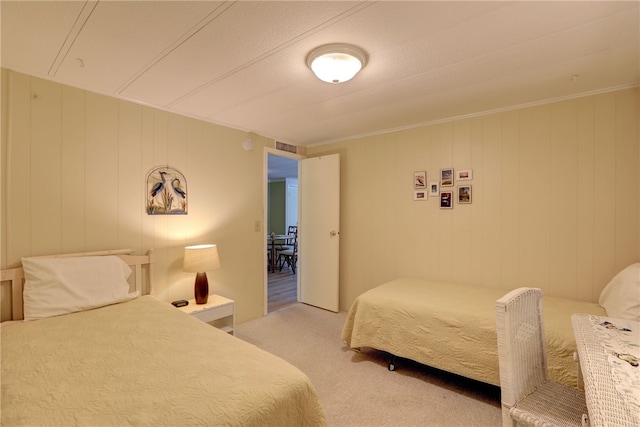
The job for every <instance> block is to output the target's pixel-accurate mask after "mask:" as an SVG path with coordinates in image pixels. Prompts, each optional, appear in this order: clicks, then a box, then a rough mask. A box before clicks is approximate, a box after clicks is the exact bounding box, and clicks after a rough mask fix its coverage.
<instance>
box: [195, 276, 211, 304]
mask: <svg viewBox="0 0 640 427" xmlns="http://www.w3.org/2000/svg"><path fill="white" fill-rule="evenodd" d="M193 291H194V294H195V296H196V304H206V303H207V300H208V299H209V281H208V280H207V273H196V283H195V285H194V287H193Z"/></svg>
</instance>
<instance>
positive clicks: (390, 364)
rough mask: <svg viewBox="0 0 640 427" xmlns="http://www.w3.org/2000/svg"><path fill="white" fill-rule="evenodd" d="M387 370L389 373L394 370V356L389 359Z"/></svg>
mask: <svg viewBox="0 0 640 427" xmlns="http://www.w3.org/2000/svg"><path fill="white" fill-rule="evenodd" d="M389 370H390V371H395V370H396V356H395V355H393V354H392V355H391V359H390V360H389Z"/></svg>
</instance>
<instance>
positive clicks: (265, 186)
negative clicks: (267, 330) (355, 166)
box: [262, 147, 306, 316]
mask: <svg viewBox="0 0 640 427" xmlns="http://www.w3.org/2000/svg"><path fill="white" fill-rule="evenodd" d="M269 154H273V155H274V156H279V157H285V158H289V159H293V160H302V159H304V158H306V156H303V155H301V154H295V153H289V152H287V151H282V150H276V149H275V148H271V147H264V150H263V154H262V234H263V236H262V239H263V245H262V246H263V248H264V246H265V244H266V243H265V242H266V241H265V239H266V236H267V234H266V232H267V228H266V227H267V199H268V197H269ZM298 175H300V163H298ZM301 190H302V189H301V187H300V182H299V181H298V212H300V202H299V200H300V197H299V195H300V191H301ZM298 214H299V213H298ZM262 252H263V254H262V272H263V279H262V282H263V283H262V284H263V295H264V301H263V304H264V307H263V314H264V315H265V316H266V315H267V314H269V272H268V271H267V257H266V256H265V254H264V253H265V251H264V250H263V251H262ZM296 280H297V286H298V290H299V289H300V275H299V274H297V275H296ZM298 294H299V292H298Z"/></svg>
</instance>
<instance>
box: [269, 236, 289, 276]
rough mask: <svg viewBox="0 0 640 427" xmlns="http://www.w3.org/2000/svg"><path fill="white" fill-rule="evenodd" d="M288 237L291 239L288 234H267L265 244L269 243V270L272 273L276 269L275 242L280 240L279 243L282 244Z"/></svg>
mask: <svg viewBox="0 0 640 427" xmlns="http://www.w3.org/2000/svg"><path fill="white" fill-rule="evenodd" d="M288 239H291V236H289V235H288V234H267V244H268V245H269V250H270V252H271V262H270V264H269V271H271V272H272V273H273V272H274V271H276V266H277V264H278V263H277V260H276V243H277V242H280V243H281V245H284V244H286V242H287V240H288Z"/></svg>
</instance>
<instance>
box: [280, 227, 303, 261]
mask: <svg viewBox="0 0 640 427" xmlns="http://www.w3.org/2000/svg"><path fill="white" fill-rule="evenodd" d="M287 236H289V237H288V238H287V239H285V240H284V241H283V242H282V244H281V245H279V246H278V247H276V260H277V261H278V262H280V261H281V258H280V252H282V251H292V250H293V245H294V243H295V241H296V239H297V237H298V226H297V225H290V226H288V227H287ZM280 265H282V264H280Z"/></svg>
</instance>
